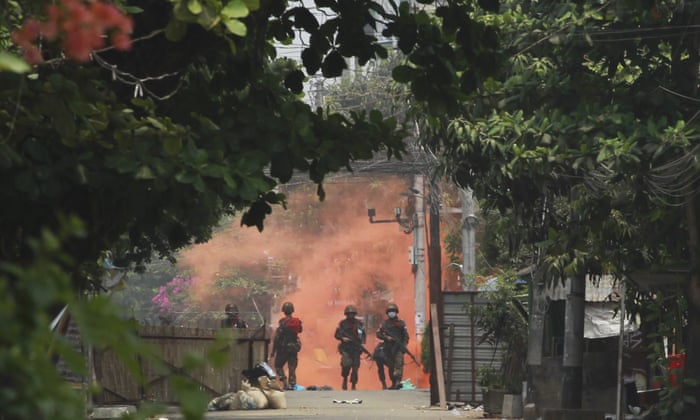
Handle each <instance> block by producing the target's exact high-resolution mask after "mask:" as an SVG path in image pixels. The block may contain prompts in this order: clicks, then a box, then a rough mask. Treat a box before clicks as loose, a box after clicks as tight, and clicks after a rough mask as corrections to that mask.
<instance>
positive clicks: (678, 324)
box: [642, 292, 700, 419]
mask: <svg viewBox="0 0 700 420" xmlns="http://www.w3.org/2000/svg"><path fill="white" fill-rule="evenodd" d="M642 310H643V311H644V312H643V319H644V321H645V322H646V323H648V325H646V326H645V329H647V330H649V333H648V334H647V338H648V339H649V340H650V344H649V349H648V354H647V359H648V360H649V364H650V365H651V368H652V369H653V370H654V371H656V372H661V373H663V374H662V375H660V376H656V377H654V378H653V380H655V381H658V382H659V383H660V384H661V387H662V389H661V391H660V392H659V402H658V403H657V404H655V405H654V412H655V413H656V414H658V415H660V416H661V417H662V418H663V419H682V418H683V415H684V413H691V412H692V413H694V412H695V408H696V407H697V400H696V399H695V397H694V396H693V390H697V387H698V385H700V382H698V380H697V379H695V378H692V377H690V376H686V375H685V372H684V369H678V368H671V359H670V358H669V357H666V352H665V349H664V339H667V340H668V345H669V346H676V348H677V349H678V350H677V353H679V354H685V352H686V350H685V348H684V346H683V343H682V342H681V337H679V334H680V332H681V331H682V330H683V319H684V317H685V316H686V315H685V313H686V311H687V302H686V299H685V297H684V296H683V294H680V293H678V294H676V293H673V294H664V293H662V292H658V293H656V294H655V295H654V296H650V297H649V298H648V299H646V300H645V304H644V305H643V309H642Z"/></svg>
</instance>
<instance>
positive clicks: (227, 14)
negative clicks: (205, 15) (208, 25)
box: [221, 0, 250, 32]
mask: <svg viewBox="0 0 700 420" xmlns="http://www.w3.org/2000/svg"><path fill="white" fill-rule="evenodd" d="M249 13H250V11H249V10H248V7H247V6H246V5H245V3H243V1H242V0H231V1H230V2H228V4H227V5H226V6H225V7H224V8H223V9H221V16H222V17H223V18H225V19H224V21H226V18H228V19H231V18H242V17H246V16H248V14H249ZM232 32H233V31H232Z"/></svg>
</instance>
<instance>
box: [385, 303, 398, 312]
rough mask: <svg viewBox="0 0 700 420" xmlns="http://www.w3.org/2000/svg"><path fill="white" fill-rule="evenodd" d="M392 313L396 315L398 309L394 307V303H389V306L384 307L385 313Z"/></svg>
mask: <svg viewBox="0 0 700 420" xmlns="http://www.w3.org/2000/svg"><path fill="white" fill-rule="evenodd" d="M392 311H393V312H396V313H397V314H398V313H399V307H398V306H396V304H395V303H390V304H388V305H386V312H387V313H389V312H392Z"/></svg>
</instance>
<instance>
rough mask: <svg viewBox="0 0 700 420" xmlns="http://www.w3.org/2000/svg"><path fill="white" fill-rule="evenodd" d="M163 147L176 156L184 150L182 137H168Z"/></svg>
mask: <svg viewBox="0 0 700 420" xmlns="http://www.w3.org/2000/svg"><path fill="white" fill-rule="evenodd" d="M163 148H164V149H165V152H166V153H167V154H169V155H170V156H176V155H177V154H178V153H180V150H182V139H181V138H180V137H168V138H166V139H165V140H164V141H163Z"/></svg>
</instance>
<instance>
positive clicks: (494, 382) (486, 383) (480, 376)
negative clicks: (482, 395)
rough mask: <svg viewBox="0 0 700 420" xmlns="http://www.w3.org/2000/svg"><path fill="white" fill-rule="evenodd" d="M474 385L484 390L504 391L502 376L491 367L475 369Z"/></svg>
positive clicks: (485, 366) (483, 366) (484, 366)
mask: <svg viewBox="0 0 700 420" xmlns="http://www.w3.org/2000/svg"><path fill="white" fill-rule="evenodd" d="M476 383H478V384H479V386H481V387H483V388H486V389H504V388H505V383H504V380H503V374H502V373H501V372H499V371H497V370H496V368H494V367H493V366H491V365H481V366H479V367H478V368H476Z"/></svg>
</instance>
